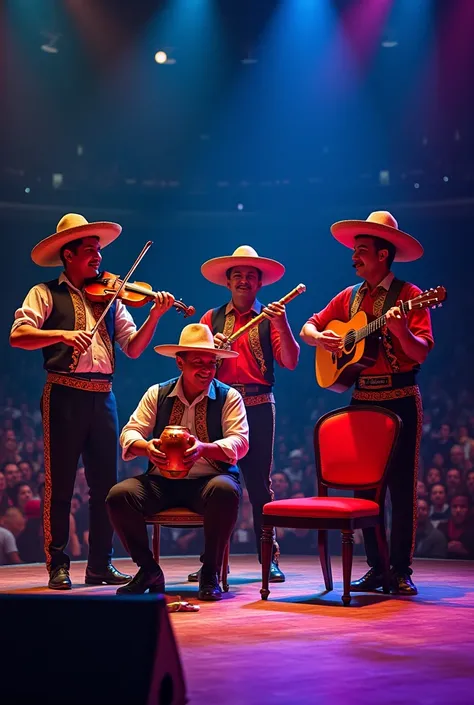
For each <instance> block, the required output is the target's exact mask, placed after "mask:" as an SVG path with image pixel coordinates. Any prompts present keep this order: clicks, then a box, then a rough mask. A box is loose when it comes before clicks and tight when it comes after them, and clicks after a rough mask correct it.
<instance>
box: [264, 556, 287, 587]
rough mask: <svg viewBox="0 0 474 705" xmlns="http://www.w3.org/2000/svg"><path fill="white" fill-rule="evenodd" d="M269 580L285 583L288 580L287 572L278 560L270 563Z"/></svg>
mask: <svg viewBox="0 0 474 705" xmlns="http://www.w3.org/2000/svg"><path fill="white" fill-rule="evenodd" d="M268 580H269V582H270V583H284V582H285V580H286V578H285V574H284V573H283V572H282V571H281V570H280V568H279V567H278V563H277V562H276V561H272V563H271V565H270V577H269V579H268Z"/></svg>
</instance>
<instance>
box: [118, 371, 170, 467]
mask: <svg viewBox="0 0 474 705" xmlns="http://www.w3.org/2000/svg"><path fill="white" fill-rule="evenodd" d="M159 387H160V385H159V384H154V385H153V387H150V388H149V389H148V390H147V391H146V392H145V394H144V395H143V397H142V398H141V400H140V403H139V404H138V406H137V408H136V409H135V411H134V412H133V414H132V415H131V416H130V418H129V420H128V423H127V424H125V426H124V427H123V429H122V433H121V434H120V445H121V446H122V458H123V459H124V460H131V459H132V458H136V457H137V456H136V455H135V454H134V452H133V448H130V446H131V445H132V443H135V441H141V440H144V441H147V440H148V438H149V437H150V436H151V433H152V431H153V429H154V427H155V423H156V413H157V406H158V390H159Z"/></svg>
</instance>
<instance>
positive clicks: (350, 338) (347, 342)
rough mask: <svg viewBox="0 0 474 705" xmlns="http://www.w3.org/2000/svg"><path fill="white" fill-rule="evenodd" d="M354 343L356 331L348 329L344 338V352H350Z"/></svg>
mask: <svg viewBox="0 0 474 705" xmlns="http://www.w3.org/2000/svg"><path fill="white" fill-rule="evenodd" d="M355 344H356V332H355V330H350V331H348V333H347V335H346V337H345V338H344V352H345V353H346V354H347V355H348V354H349V353H351V352H352V351H353V349H354V347H355Z"/></svg>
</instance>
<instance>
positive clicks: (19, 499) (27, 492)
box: [14, 482, 33, 514]
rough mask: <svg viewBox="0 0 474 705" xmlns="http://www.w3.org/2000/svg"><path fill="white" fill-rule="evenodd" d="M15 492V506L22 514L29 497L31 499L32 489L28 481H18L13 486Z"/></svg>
mask: <svg viewBox="0 0 474 705" xmlns="http://www.w3.org/2000/svg"><path fill="white" fill-rule="evenodd" d="M15 493H16V497H15V500H14V504H15V507H18V509H19V510H20V511H21V512H23V514H24V513H25V505H26V504H27V502H29V501H30V499H33V490H32V489H31V487H30V485H28V483H26V482H19V483H18V485H16V486H15Z"/></svg>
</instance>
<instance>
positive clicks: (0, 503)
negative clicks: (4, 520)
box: [0, 471, 13, 517]
mask: <svg viewBox="0 0 474 705" xmlns="http://www.w3.org/2000/svg"><path fill="white" fill-rule="evenodd" d="M12 506H13V502H12V500H11V499H10V497H9V496H8V492H7V481H6V479H5V473H4V472H3V471H0V517H1V516H3V514H5V512H6V510H7V509H8V507H12Z"/></svg>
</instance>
